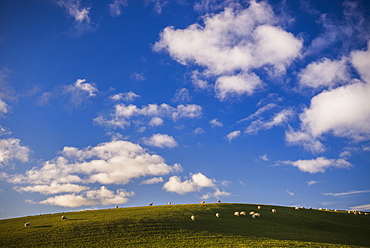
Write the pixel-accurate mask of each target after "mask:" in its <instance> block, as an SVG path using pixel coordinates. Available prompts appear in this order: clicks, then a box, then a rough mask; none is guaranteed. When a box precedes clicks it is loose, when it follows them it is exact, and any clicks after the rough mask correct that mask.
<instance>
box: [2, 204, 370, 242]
mask: <svg viewBox="0 0 370 248" xmlns="http://www.w3.org/2000/svg"><path fill="white" fill-rule="evenodd" d="M261 206H262V209H261V210H257V206H256V205H250V204H230V203H222V204H220V203H216V204H187V205H166V206H151V207H149V206H148V207H134V208H118V209H106V210H94V211H83V212H70V213H66V214H50V215H40V216H30V217H22V218H15V219H7V220H0V247H360V246H365V247H370V215H368V216H365V215H353V214H347V213H346V212H340V211H339V212H330V211H319V210H308V209H300V210H295V209H294V208H289V207H279V206H266V205H261ZM272 208H275V209H276V210H277V213H272V212H271V209H272ZM235 211H239V212H240V211H245V212H247V216H239V217H238V216H234V212H235ZM250 211H256V212H259V213H260V214H261V218H260V219H252V218H251V217H250V216H249V215H248V213H249V212H250ZM216 213H220V218H217V217H216V216H215V214H216ZM62 215H66V216H67V217H68V219H67V220H62V219H61V216H62ZM191 215H194V216H195V217H196V220H195V221H192V220H191V219H190V216H191ZM25 222H31V226H30V227H27V228H25V227H24V226H23V225H24V223H25Z"/></svg>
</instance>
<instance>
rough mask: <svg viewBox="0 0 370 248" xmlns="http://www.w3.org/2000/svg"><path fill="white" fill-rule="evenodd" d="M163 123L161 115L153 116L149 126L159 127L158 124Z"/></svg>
mask: <svg viewBox="0 0 370 248" xmlns="http://www.w3.org/2000/svg"><path fill="white" fill-rule="evenodd" d="M162 125H163V119H162V118H159V117H153V118H152V119H151V120H150V122H149V126H152V127H157V126H162Z"/></svg>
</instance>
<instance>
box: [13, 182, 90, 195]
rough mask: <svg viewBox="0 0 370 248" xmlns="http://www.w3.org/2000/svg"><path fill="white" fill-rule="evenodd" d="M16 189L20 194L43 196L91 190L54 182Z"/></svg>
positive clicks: (76, 185)
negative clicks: (38, 194)
mask: <svg viewBox="0 0 370 248" xmlns="http://www.w3.org/2000/svg"><path fill="white" fill-rule="evenodd" d="M14 189H15V190H16V191H20V192H38V193H40V194H43V195H54V194H60V193H79V192H81V191H85V190H88V189H90V187H87V186H81V185H78V184H72V183H65V184H59V183H56V182H52V183H51V184H44V185H32V186H26V187H15V188H14Z"/></svg>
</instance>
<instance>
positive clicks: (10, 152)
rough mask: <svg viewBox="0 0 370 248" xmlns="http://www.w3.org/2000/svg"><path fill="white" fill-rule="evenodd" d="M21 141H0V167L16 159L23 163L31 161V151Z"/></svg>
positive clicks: (13, 139) (11, 139)
mask: <svg viewBox="0 0 370 248" xmlns="http://www.w3.org/2000/svg"><path fill="white" fill-rule="evenodd" d="M20 142H21V141H20V140H19V139H15V138H9V139H1V140H0V167H1V166H3V165H7V164H8V163H9V162H10V161H12V160H14V159H16V160H19V161H22V162H28V161H29V155H30V152H31V151H30V149H29V148H28V147H26V146H22V145H21V144H20Z"/></svg>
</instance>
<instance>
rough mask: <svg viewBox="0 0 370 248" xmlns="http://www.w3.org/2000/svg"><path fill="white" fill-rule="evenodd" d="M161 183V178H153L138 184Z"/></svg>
mask: <svg viewBox="0 0 370 248" xmlns="http://www.w3.org/2000/svg"><path fill="white" fill-rule="evenodd" d="M161 182H163V177H153V178H150V179H147V180H144V181H142V182H141V183H140V184H155V183H161Z"/></svg>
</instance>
